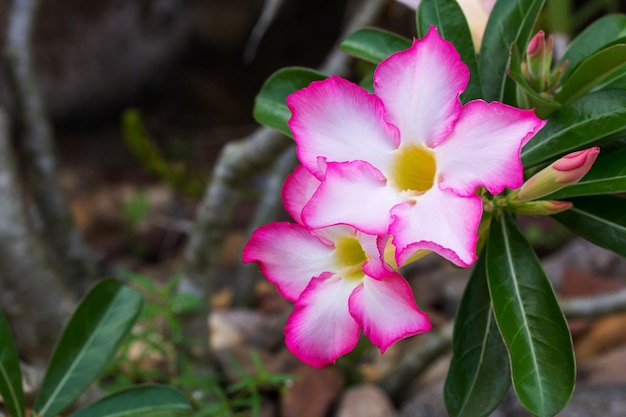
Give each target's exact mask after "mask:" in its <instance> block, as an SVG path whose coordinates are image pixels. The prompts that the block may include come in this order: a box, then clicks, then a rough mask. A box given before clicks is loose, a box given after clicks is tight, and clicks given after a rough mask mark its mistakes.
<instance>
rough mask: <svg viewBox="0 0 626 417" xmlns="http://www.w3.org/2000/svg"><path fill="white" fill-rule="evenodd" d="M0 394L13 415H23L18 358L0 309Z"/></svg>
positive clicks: (22, 393) (20, 416) (20, 373)
mask: <svg viewBox="0 0 626 417" xmlns="http://www.w3.org/2000/svg"><path fill="white" fill-rule="evenodd" d="M0 395H2V398H3V399H4V407H5V408H6V409H7V411H8V412H9V414H10V415H12V416H13V417H23V416H24V392H23V391H22V372H21V371H20V359H19V356H18V354H17V349H16V348H15V342H14V341H13V334H12V333H11V329H10V328H9V323H7V321H6V318H5V317H4V314H2V312H1V311H0Z"/></svg>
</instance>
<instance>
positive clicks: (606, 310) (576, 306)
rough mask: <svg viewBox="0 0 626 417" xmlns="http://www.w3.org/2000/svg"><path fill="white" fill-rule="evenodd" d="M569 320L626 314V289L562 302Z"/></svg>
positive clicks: (562, 307)
mask: <svg viewBox="0 0 626 417" xmlns="http://www.w3.org/2000/svg"><path fill="white" fill-rule="evenodd" d="M560 303H561V309H562V310H563V313H564V314H565V316H566V317H567V318H568V319H578V318H596V317H601V316H607V315H609V314H616V313H623V312H626V289H625V290H621V291H618V292H616V293H612V294H603V295H598V296H594V297H580V298H570V299H564V300H561V302H560Z"/></svg>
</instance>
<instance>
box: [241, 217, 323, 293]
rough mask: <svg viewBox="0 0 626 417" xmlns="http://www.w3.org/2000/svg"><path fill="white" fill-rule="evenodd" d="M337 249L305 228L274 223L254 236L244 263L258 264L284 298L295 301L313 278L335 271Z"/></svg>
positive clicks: (256, 232)
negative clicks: (334, 254) (334, 259)
mask: <svg viewBox="0 0 626 417" xmlns="http://www.w3.org/2000/svg"><path fill="white" fill-rule="evenodd" d="M334 250H335V247H334V246H333V245H329V244H326V243H323V242H322V241H321V240H320V239H319V238H318V237H317V236H315V235H314V234H312V233H311V232H310V231H309V230H308V229H307V228H306V227H304V226H300V225H298V224H292V223H270V224H267V225H265V226H261V227H259V228H258V229H257V230H255V231H254V233H252V237H251V238H250V240H249V241H248V243H246V246H245V247H244V248H243V261H244V262H258V263H259V265H260V267H261V271H262V272H263V275H265V277H266V278H267V279H268V281H270V282H272V283H274V284H275V285H276V287H277V288H278V291H279V292H280V293H281V294H282V296H283V297H285V298H286V299H288V300H290V301H295V300H296V299H297V298H298V297H299V296H300V293H301V292H302V291H303V290H304V288H306V286H307V284H308V283H309V281H311V279H312V278H313V277H317V276H320V275H321V274H322V273H323V272H327V271H328V272H334V271H333V269H334V266H333V265H334V261H333V255H332V253H333V251H334Z"/></svg>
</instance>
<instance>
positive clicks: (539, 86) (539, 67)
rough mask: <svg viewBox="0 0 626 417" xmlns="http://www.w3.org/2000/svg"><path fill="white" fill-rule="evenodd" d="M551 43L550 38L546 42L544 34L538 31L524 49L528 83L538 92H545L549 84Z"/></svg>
mask: <svg viewBox="0 0 626 417" xmlns="http://www.w3.org/2000/svg"><path fill="white" fill-rule="evenodd" d="M553 43H554V40H553V38H552V36H548V39H547V40H546V36H545V33H544V32H543V30H540V31H539V32H537V34H536V35H535V36H533V37H532V39H531V40H530V42H529V43H528V47H527V48H526V65H527V67H528V73H529V74H528V76H529V81H530V84H531V85H532V86H534V88H535V89H536V90H537V91H538V92H540V91H546V89H547V88H548V87H549V84H550V79H551V76H550V75H551V74H550V69H551V67H552V54H553V49H554V47H553Z"/></svg>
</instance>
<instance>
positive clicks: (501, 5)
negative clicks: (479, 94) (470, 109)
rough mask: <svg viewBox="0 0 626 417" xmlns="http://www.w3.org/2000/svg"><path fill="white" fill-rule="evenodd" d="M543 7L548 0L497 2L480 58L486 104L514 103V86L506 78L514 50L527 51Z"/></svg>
mask: <svg viewBox="0 0 626 417" xmlns="http://www.w3.org/2000/svg"><path fill="white" fill-rule="evenodd" d="M544 3H545V0H518V1H498V2H496V4H495V6H494V8H493V10H492V11H491V14H490V16H489V21H488V22H487V27H486V29H485V34H484V36H483V42H482V45H481V47H480V53H479V57H478V66H479V69H480V77H481V82H482V90H483V93H484V98H485V100H486V101H493V100H497V101H505V98H509V99H513V100H514V94H515V91H514V86H513V83H512V81H510V80H509V78H508V76H507V74H506V69H507V66H508V63H509V55H510V53H511V46H512V45H515V46H517V48H518V49H519V50H520V51H525V50H526V45H527V44H528V40H529V39H530V37H531V36H532V35H533V33H532V31H533V27H534V25H535V21H536V20H537V17H538V16H539V12H540V11H541V9H542V8H543V5H544ZM506 101H510V100H506ZM509 104H514V103H509Z"/></svg>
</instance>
